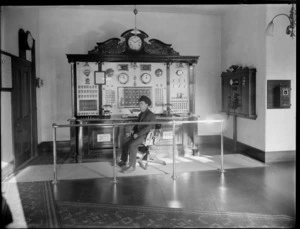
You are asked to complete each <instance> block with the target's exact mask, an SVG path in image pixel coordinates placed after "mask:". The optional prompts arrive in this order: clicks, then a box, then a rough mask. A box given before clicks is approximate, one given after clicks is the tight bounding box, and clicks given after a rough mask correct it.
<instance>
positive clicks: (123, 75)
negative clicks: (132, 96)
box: [118, 73, 129, 84]
mask: <svg viewBox="0 0 300 229" xmlns="http://www.w3.org/2000/svg"><path fill="white" fill-rule="evenodd" d="M118 80H119V82H120V83H121V84H126V83H127V82H128V80H129V76H128V75H127V74H126V73H121V74H120V75H119V76H118Z"/></svg>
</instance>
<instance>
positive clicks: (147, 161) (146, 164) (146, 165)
mask: <svg viewBox="0 0 300 229" xmlns="http://www.w3.org/2000/svg"><path fill="white" fill-rule="evenodd" d="M149 157H150V151H148V155H147V160H146V163H145V170H146V169H147V167H148V163H149Z"/></svg>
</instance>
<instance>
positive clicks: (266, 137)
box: [222, 4, 296, 151]
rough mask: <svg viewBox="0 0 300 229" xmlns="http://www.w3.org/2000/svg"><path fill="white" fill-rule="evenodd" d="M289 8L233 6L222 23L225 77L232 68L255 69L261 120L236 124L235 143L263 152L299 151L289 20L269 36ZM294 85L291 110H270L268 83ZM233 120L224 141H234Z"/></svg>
mask: <svg viewBox="0 0 300 229" xmlns="http://www.w3.org/2000/svg"><path fill="white" fill-rule="evenodd" d="M290 8H291V5H288V4H281V5H248V6H246V5H241V6H235V7H233V9H232V10H230V11H229V12H227V13H226V14H225V15H224V17H223V19H222V71H226V69H227V68H228V67H230V66H231V65H233V64H235V65H242V66H248V67H254V68H256V70H257V72H256V111H257V116H258V117H257V119H256V120H249V119H244V118H238V120H237V141H239V142H242V143H245V144H247V145H250V146H252V147H255V148H257V149H260V150H263V151H288V150H295V149H296V147H295V136H296V129H295V128H296V39H295V38H294V39H291V38H290V37H289V36H288V35H286V34H285V29H286V27H287V26H288V19H287V18H285V17H282V16H281V17H278V18H276V19H275V21H274V23H275V29H274V36H273V37H269V36H266V35H265V29H266V27H267V25H268V23H269V22H270V21H271V20H272V18H273V17H274V16H275V15H277V14H279V13H286V14H289V12H290ZM269 79H290V80H291V87H292V99H291V103H292V107H291V108H290V109H267V80H269ZM232 134H233V123H232V117H230V118H229V119H228V123H227V130H226V132H225V136H226V137H229V138H232Z"/></svg>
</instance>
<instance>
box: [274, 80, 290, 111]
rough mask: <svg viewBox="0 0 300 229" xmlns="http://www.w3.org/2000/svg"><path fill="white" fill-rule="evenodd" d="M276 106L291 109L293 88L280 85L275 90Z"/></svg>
mask: <svg viewBox="0 0 300 229" xmlns="http://www.w3.org/2000/svg"><path fill="white" fill-rule="evenodd" d="M274 106H275V107H277V108H289V107H290V106H291V88H290V87H288V86H287V85H282V84H280V85H278V86H277V87H275V88H274Z"/></svg>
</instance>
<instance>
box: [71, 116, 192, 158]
mask: <svg viewBox="0 0 300 229" xmlns="http://www.w3.org/2000/svg"><path fill="white" fill-rule="evenodd" d="M156 120H157V121H158V122H169V121H173V120H177V121H186V120H195V117H194V116H188V115H186V116H184V115H183V116H171V117H164V116H161V115H157V116H156ZM136 121H137V117H125V118H124V117H122V116H121V115H112V116H111V118H109V119H107V118H90V119H71V120H70V124H100V123H102V124H116V127H115V136H112V127H110V126H88V127H73V128H71V150H72V153H73V155H74V156H75V159H76V161H77V162H82V161H83V160H85V161H93V160H95V159H98V158H101V157H111V156H112V151H113V137H114V138H115V143H116V145H115V147H116V151H117V154H120V153H121V152H122V142H123V139H124V138H125V137H126V136H128V134H129V132H130V131H131V130H132V128H133V125H126V126H125V125H120V126H118V125H117V123H128V122H129V123H130V122H136ZM161 128H162V134H161V138H160V141H159V142H158V144H157V145H156V146H157V147H156V148H157V151H158V152H160V156H161V157H167V156H169V157H170V156H172V142H173V141H172V133H173V130H172V125H169V124H166V125H164V124H163V125H162V127H161ZM195 133H197V125H193V124H184V125H176V144H177V153H178V154H184V147H187V146H190V145H191V144H192V143H193V142H194V136H195Z"/></svg>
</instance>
